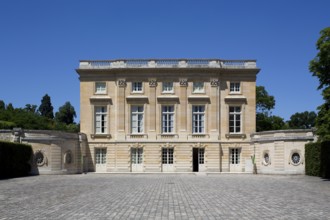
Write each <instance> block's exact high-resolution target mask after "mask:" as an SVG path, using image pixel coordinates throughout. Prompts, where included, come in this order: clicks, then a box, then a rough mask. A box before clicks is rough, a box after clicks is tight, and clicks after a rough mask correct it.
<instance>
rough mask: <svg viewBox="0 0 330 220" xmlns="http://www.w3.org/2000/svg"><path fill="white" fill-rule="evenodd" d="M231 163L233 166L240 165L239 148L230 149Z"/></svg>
mask: <svg viewBox="0 0 330 220" xmlns="http://www.w3.org/2000/svg"><path fill="white" fill-rule="evenodd" d="M230 163H231V164H239V163H240V149H239V148H232V149H230Z"/></svg>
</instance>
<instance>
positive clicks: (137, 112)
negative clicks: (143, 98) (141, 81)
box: [131, 106, 144, 134]
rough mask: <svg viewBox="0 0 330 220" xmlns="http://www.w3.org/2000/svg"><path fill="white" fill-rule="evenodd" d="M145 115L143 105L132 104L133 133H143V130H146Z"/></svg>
mask: <svg viewBox="0 0 330 220" xmlns="http://www.w3.org/2000/svg"><path fill="white" fill-rule="evenodd" d="M143 116H144V108H143V106H132V108H131V119H132V123H131V130H132V134H139V133H143V131H144V126H143Z"/></svg>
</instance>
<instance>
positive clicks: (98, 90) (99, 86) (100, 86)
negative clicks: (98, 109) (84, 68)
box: [95, 82, 107, 94]
mask: <svg viewBox="0 0 330 220" xmlns="http://www.w3.org/2000/svg"><path fill="white" fill-rule="evenodd" d="M106 89H107V88H106V83H105V82H96V83H95V94H105V93H106Z"/></svg>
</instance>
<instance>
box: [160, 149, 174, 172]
mask: <svg viewBox="0 0 330 220" xmlns="http://www.w3.org/2000/svg"><path fill="white" fill-rule="evenodd" d="M173 152H174V149H173V148H162V171H163V172H174V166H173Z"/></svg>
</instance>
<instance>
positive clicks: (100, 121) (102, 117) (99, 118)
mask: <svg viewBox="0 0 330 220" xmlns="http://www.w3.org/2000/svg"><path fill="white" fill-rule="evenodd" d="M106 133H107V107H106V106H96V107H95V134H106Z"/></svg>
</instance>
